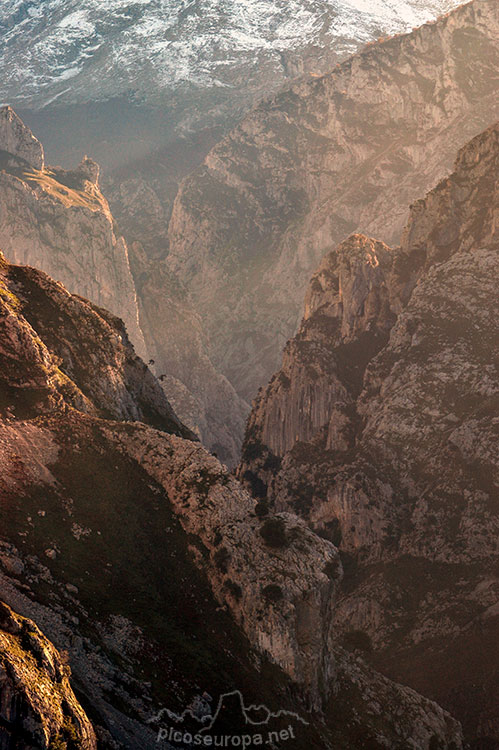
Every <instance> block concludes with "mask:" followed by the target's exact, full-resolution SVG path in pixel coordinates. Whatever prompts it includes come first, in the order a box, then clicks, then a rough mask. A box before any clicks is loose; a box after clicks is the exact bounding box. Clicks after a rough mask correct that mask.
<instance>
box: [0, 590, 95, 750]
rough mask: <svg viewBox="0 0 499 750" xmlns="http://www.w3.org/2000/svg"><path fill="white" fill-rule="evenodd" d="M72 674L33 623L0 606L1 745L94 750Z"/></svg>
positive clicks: (91, 734)
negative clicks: (74, 687)
mask: <svg viewBox="0 0 499 750" xmlns="http://www.w3.org/2000/svg"><path fill="white" fill-rule="evenodd" d="M70 674H71V670H70V668H69V667H68V665H67V664H64V662H63V660H62V658H61V655H60V654H59V653H58V652H57V651H56V649H55V648H54V647H53V645H52V644H51V643H50V641H48V640H47V639H46V638H45V637H44V635H43V634H42V633H41V632H40V630H39V628H38V627H37V626H36V625H35V623H34V622H31V621H30V620H27V619H26V618H24V617H19V615H16V614H15V613H14V612H12V610H11V609H10V608H9V607H7V606H6V605H5V604H3V603H2V602H0V745H1V747H3V748H11V747H12V748H13V747H16V748H19V747H24V748H41V749H42V750H51V748H55V747H60V748H66V747H78V748H81V749H82V750H95V749H96V748H97V742H96V738H95V733H94V730H93V728H92V725H91V723H90V721H89V720H88V718H87V716H86V715H85V712H84V711H83V709H82V708H81V706H80V705H79V703H78V701H77V700H76V698H75V695H74V693H73V690H72V689H71V685H70V683H69V676H70Z"/></svg>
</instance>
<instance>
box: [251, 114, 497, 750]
mask: <svg viewBox="0 0 499 750" xmlns="http://www.w3.org/2000/svg"><path fill="white" fill-rule="evenodd" d="M498 159H499V125H495V126H493V127H491V128H489V129H488V130H486V131H485V132H483V133H482V134H481V135H479V136H477V137H476V138H475V139H473V140H472V141H471V142H470V143H469V144H468V145H467V146H466V147H464V148H463V149H462V150H461V151H460V152H459V155H458V158H457V161H456V163H455V171H454V173H453V174H452V175H451V176H450V177H449V178H447V179H445V180H443V181H442V182H440V183H439V184H438V186H437V187H436V188H435V189H434V190H432V191H431V192H430V193H429V194H428V195H427V196H426V197H425V198H424V199H422V200H420V201H418V202H417V203H415V204H414V206H413V207H412V208H411V215H410V220H409V223H408V225H407V228H406V230H405V232H404V235H403V240H402V245H401V247H399V248H396V249H395V250H392V251H390V250H389V249H388V248H387V247H386V246H382V245H379V243H375V242H374V241H373V240H369V239H367V238H366V237H359V236H354V237H352V238H350V239H349V240H348V241H346V242H345V243H343V244H342V245H340V247H339V248H338V249H337V250H336V251H335V252H334V253H332V254H330V255H329V256H327V257H326V258H325V260H324V261H323V263H322V265H321V267H320V269H319V271H318V272H317V274H316V275H315V277H314V278H313V280H312V282H311V285H310V289H309V292H308V294H307V301H306V315H305V318H304V321H303V323H302V326H301V328H300V330H299V333H298V335H297V336H296V338H295V339H293V340H292V341H291V342H290V343H289V344H288V345H287V347H286V350H285V354H284V360H283V369H282V370H281V372H280V373H278V374H277V375H276V376H274V378H273V379H272V381H271V383H270V385H269V386H268V388H267V389H266V390H265V391H263V392H262V393H261V394H260V396H259V398H258V399H257V401H256V403H255V406H254V409H253V413H252V416H251V418H250V422H249V429H248V432H247V436H246V441H245V447H244V449H243V462H242V464H241V467H240V469H239V475H240V477H241V478H242V479H243V481H244V482H245V483H246V484H247V485H248V486H249V487H250V488H251V489H252V491H253V493H254V494H256V495H258V496H259V497H260V499H261V500H262V501H263V500H265V502H266V503H267V504H268V505H270V506H271V507H273V508H275V509H277V510H279V511H284V510H289V509H293V510H295V511H298V512H299V513H300V514H301V515H302V516H303V517H305V518H306V519H307V520H308V522H309V524H310V525H311V527H312V528H314V529H315V530H316V531H319V532H320V533H321V534H323V535H325V536H327V537H328V538H329V539H331V540H333V541H334V542H335V544H336V545H338V546H339V548H340V551H341V554H342V558H343V562H344V564H346V568H347V575H346V578H345V585H344V589H343V594H341V595H340V601H339V603H338V606H337V608H336V610H335V612H336V615H335V617H336V625H337V629H338V630H341V631H343V633H344V638H347V640H348V639H349V638H350V639H351V638H353V637H355V638H356V639H357V642H358V643H361V644H363V648H365V649H367V650H368V651H369V649H373V650H372V656H371V658H372V661H373V663H374V664H376V665H378V666H380V665H383V669H384V670H385V671H386V673H387V674H388V675H389V676H391V677H392V678H396V679H400V680H402V681H403V682H407V683H408V684H410V685H412V686H413V687H414V688H416V689H417V690H419V691H421V692H423V693H424V694H426V695H428V696H430V697H432V698H434V699H436V700H438V701H439V702H440V703H441V704H442V705H444V706H445V707H446V708H448V709H449V710H451V711H452V712H453V713H454V714H455V715H457V716H458V717H460V718H462V719H463V722H464V723H465V728H466V731H467V733H468V734H469V737H470V739H472V740H473V741H474V742H481V743H487V742H488V743H491V744H490V746H491V747H493V746H495V743H497V742H498V741H499V733H498V730H497V727H498V723H497V722H498V713H497V705H496V704H495V703H494V699H490V698H489V697H487V696H488V695H491V696H494V695H497V689H498V686H497V662H496V658H495V652H494V653H490V649H489V647H488V645H487V644H489V643H492V642H494V641H495V640H496V639H497V634H498V627H499V621H498V619H497V617H496V610H497V602H498V599H497V597H498V592H499V582H498V580H497V563H498V556H499V548H498V546H497V538H498V531H499V527H498V517H499V516H498V508H497V497H498V486H499V474H498V468H499V467H498V464H497V456H498V455H499V453H498V450H497V447H498V446H497V424H496V423H497V419H496V413H497V403H498V402H497V399H498V394H499V391H498V382H499V377H498V372H497V366H498V363H497V357H496V351H497V344H498V342H499V329H498V327H497V320H496V318H497V316H496V315H495V312H494V311H495V307H496V296H497V294H496V290H497V284H498V283H499V276H498V268H499V265H498V251H499V237H498V234H497V215H498V206H499V202H498V200H497V172H498V169H497V168H498ZM352 255H353V256H354V259H355V260H354V262H353V263H352V262H350V261H349V258H350V257H351V256H352ZM293 435H294V439H293ZM415 584H417V586H416V589H415V590H414V589H413V586H414V585H415ZM409 592H410V593H409ZM338 630H337V631H336V632H338ZM492 651H494V649H492ZM451 665H452V666H451Z"/></svg>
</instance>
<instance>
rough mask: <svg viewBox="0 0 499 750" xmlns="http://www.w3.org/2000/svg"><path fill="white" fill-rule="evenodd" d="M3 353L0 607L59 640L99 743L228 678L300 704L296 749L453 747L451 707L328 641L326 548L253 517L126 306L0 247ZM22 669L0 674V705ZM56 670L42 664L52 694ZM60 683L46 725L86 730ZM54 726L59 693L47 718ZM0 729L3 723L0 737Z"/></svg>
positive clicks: (334, 564)
mask: <svg viewBox="0 0 499 750" xmlns="http://www.w3.org/2000/svg"><path fill="white" fill-rule="evenodd" d="M55 321H59V325H54V322H55ZM75 355H77V356H75ZM0 360H1V362H0V364H1V367H0V600H1V601H3V602H4V603H5V604H6V605H8V607H11V608H12V610H15V611H16V612H19V613H20V614H19V616H17V615H11V614H9V612H10V610H9V609H6V608H5V607H3V609H2V613H5V612H7V615H5V618H4V619H6V620H8V621H9V622H12V618H14V620H15V621H16V622H19V618H21V617H24V618H29V620H30V621H32V622H34V623H36V627H35V626H32V630H33V633H34V635H33V636H32V637H31V641H30V643H31V645H32V647H33V648H34V647H35V646H36V648H37V649H38V650H40V646H37V645H36V643H34V640H33V639H35V640H36V641H37V643H38V644H42V646H43V650H44V653H45V654H46V655H51V658H52V662H53V663H54V664H56V663H58V661H57V659H58V657H57V656H56V654H55V651H53V650H52V646H50V645H49V643H48V641H47V640H46V638H50V640H51V641H52V643H53V644H54V646H55V648H57V649H59V651H60V652H61V653H62V652H67V656H66V657H65V659H66V660H67V661H69V665H70V666H71V670H72V678H71V680H72V685H73V686H74V689H75V690H77V695H78V699H79V700H80V702H81V706H83V707H84V710H85V711H86V712H87V715H88V716H89V717H91V721H92V725H93V728H94V730H95V732H96V735H97V738H98V742H99V747H102V748H104V749H105V750H107V749H109V750H116V748H117V747H120V748H121V747H123V748H130V750H132V749H135V748H137V747H141V748H153V747H157V746H158V743H157V733H158V728H160V727H161V726H162V724H161V716H162V712H161V710H162V709H163V710H172V711H175V712H177V713H179V712H181V711H183V710H184V709H185V708H186V707H187V706H189V705H191V704H192V701H193V700H194V699H196V696H197V700H198V701H199V700H201V698H202V697H203V696H206V695H207V692H206V691H209V693H210V694H211V695H217V694H219V695H221V694H225V693H227V692H230V691H233V690H239V691H242V693H243V694H244V696H245V697H246V699H247V700H248V701H249V702H252V703H253V704H256V705H260V704H261V703H262V702H263V703H265V704H267V705H268V706H271V707H273V708H274V710H288V711H292V712H294V713H293V715H294V714H296V713H298V715H299V716H303V715H306V716H307V723H306V724H305V723H303V721H302V722H299V721H298V723H297V726H296V727H295V728H296V731H297V732H299V736H298V734H297V736H296V743H295V746H296V750H299V748H301V747H303V746H307V747H310V748H317V750H325V749H326V748H330V749H331V750H333V749H334V750H336V748H337V747H356V746H358V747H359V748H361V747H363V746H365V745H366V744H367V746H368V747H370V748H373V749H375V748H376V749H377V750H381V748H394V747H397V746H400V747H404V748H405V747H408V748H413V749H414V750H421V749H423V750H432V748H433V746H434V744H435V742H437V743H440V746H442V747H443V748H445V749H446V750H456V748H457V749H458V750H460V748H461V747H462V735H461V729H460V726H459V724H458V722H456V721H455V720H454V719H453V718H452V717H451V716H450V715H449V714H448V713H446V712H445V711H443V710H442V709H441V708H440V707H439V706H438V705H436V704H435V703H432V702H431V701H428V700H427V699H426V698H424V697H422V696H420V695H418V694H417V693H415V692H414V691H413V690H410V689H407V688H405V687H403V686H401V685H398V684H395V683H393V682H391V681H390V680H388V679H387V678H385V677H383V676H381V675H380V674H379V673H376V672H375V671H374V670H372V669H371V668H369V667H368V666H366V665H365V664H364V663H363V661H362V660H361V659H359V658H358V656H356V655H352V654H348V653H347V652H345V651H344V649H342V648H341V647H334V646H333V641H334V628H335V626H334V624H333V623H334V620H335V614H334V613H335V601H336V592H337V590H338V588H339V584H340V581H341V577H342V567H341V564H340V562H339V559H338V552H337V550H336V548H335V547H334V546H333V545H332V544H331V543H330V542H329V541H327V540H325V539H322V538H320V537H319V536H317V535H316V534H314V533H313V532H312V531H311V530H310V529H309V528H308V527H307V525H306V524H305V523H304V521H302V520H300V519H299V518H298V517H297V516H295V515H294V514H291V513H287V512H285V513H276V514H275V513H269V514H267V515H266V516H265V517H262V516H261V514H260V513H259V512H258V511H257V504H256V502H255V500H254V499H252V498H251V496H250V495H249V494H248V493H247V492H246V491H245V490H244V489H243V488H242V487H241V486H240V484H239V483H238V482H237V481H236V480H235V479H234V477H233V476H231V475H230V474H229V473H228V471H227V470H226V468H225V467H223V466H222V465H221V464H220V463H219V462H218V461H217V459H216V458H215V457H213V456H211V455H210V454H208V453H207V452H206V450H205V449H204V448H203V447H202V446H201V445H200V444H199V443H198V442H194V441H193V440H192V437H193V436H192V435H191V434H190V432H189V431H188V430H187V429H186V428H184V427H183V426H182V425H181V424H180V423H179V421H178V420H177V419H176V417H175V415H174V414H173V413H172V410H171V407H170V406H169V404H168V402H167V401H166V398H165V396H164V393H163V390H162V388H161V387H160V385H159V383H158V382H157V380H156V379H155V378H154V376H153V375H152V373H150V371H149V370H148V368H147V367H146V365H144V363H143V362H142V361H141V360H140V359H139V358H138V357H137V356H136V355H135V353H134V351H133V348H132V346H131V344H130V343H129V342H128V340H127V338H126V336H124V329H123V324H122V323H121V321H119V320H117V319H116V318H115V317H114V316H112V315H111V314H110V313H107V312H106V311H104V310H102V309H101V308H96V307H95V306H94V305H92V304H91V303H89V302H87V301H85V300H83V299H81V298H79V297H76V296H74V295H71V294H69V292H67V291H66V290H65V289H64V288H63V287H62V286H61V285H60V284H58V283H56V282H54V281H53V280H52V279H50V278H49V277H48V276H46V275H45V274H44V273H42V272H40V271H37V270H35V269H33V268H28V267H24V266H15V265H12V264H9V263H8V262H7V261H5V260H4V259H3V258H1V263H0ZM2 606H3V605H2ZM7 624H8V623H7ZM4 625H5V623H4V622H2V623H0V643H3V640H2V639H3V638H4V636H3V635H2V628H3V626H4ZM9 627H10V626H9ZM27 628H28V629H29V628H30V626H29V625H28V626H27ZM38 628H39V629H40V631H43V633H44V635H43V636H42V634H41V632H40V631H39V630H38ZM5 637H6V638H8V636H5ZM0 651H1V650H0ZM0 657H1V653H0ZM19 658H20V659H22V660H23V664H24V665H28V666H29V665H30V664H31V661H30V659H31V658H32V657H30V656H29V654H28V653H27V654H26V655H25V656H23V655H22V654H20V655H19ZM47 658H48V656H47ZM33 668H34V667H33ZM47 668H48V669H49V667H47ZM60 674H61V676H62V675H65V676H66V677H67V676H68V674H69V672H68V671H67V670H64V669H63V670H62V671H61V672H60ZM35 678H36V674H35V675H34V674H33V671H32V670H31V671H30V670H26V671H25V672H24V673H23V674H22V675H21V676H20V679H19V680H18V681H17V683H16V685H15V686H12V684H11V683H10V682H9V681H7V682H6V681H5V680H4V681H1V680H0V707H1V706H4V703H3V701H4V699H5V700H6V701H7V700H11V698H12V697H14V699H15V700H17V701H21V700H24V698H22V696H23V695H25V696H29V695H31V693H30V689H31V688H30V684H31V683H30V680H31V679H35ZM40 679H42V678H41V677H40ZM57 679H58V678H57V670H55V672H53V673H50V672H49V673H48V674H47V675H46V676H44V677H43V680H44V682H43V684H44V685H46V689H47V691H48V694H51V691H53V693H54V695H61V687H60V686H59V683H58V682H57ZM62 689H63V690H66V691H68V692H67V696H68V700H69V701H70V707H66V709H65V710H66V715H67V716H72V717H73V719H72V729H71V727H69V724H68V722H67V721H66V723H65V724H64V723H63V727H62V730H61V732H60V735H61V736H60V737H59V739H58V741H60V743H66V745H67V747H70V746H71V744H70V738H69V739H68V738H67V737H66V734H67V733H70V732H73V730H74V731H76V729H75V722H76V720H78V721H79V722H80V730H81V731H80V734H81V737H82V738H83V737H84V736H86V739H81V746H82V747H89V748H91V747H92V741H93V740H92V738H93V734H92V732H93V730H92V729H91V728H90V727H89V725H88V723H85V722H86V719H85V718H84V713H83V709H80V708H78V704H76V702H75V701H74V700H73V699H72V698H71V693H70V692H69V686H68V685H67V683H63V685H62ZM203 700H204V702H205V703H206V700H207V699H206V697H204V698H203ZM18 705H20V703H19V704H18ZM23 705H25V706H26V707H27V708H28V709H29V705H30V704H29V702H27V701H25V703H24V704H23ZM33 705H35V704H33ZM38 705H40V704H38ZM42 708H43V706H42ZM29 710H31V709H29ZM2 711H4V709H3V708H2ZM4 713H5V711H4ZM4 713H2V714H0V715H1V716H2V719H3V718H5V717H4ZM7 718H8V716H7ZM295 719H296V716H295ZM228 720H229V726H228V727H226V729H231V730H232V731H233V732H237V731H239V732H240V731H241V726H238V725H237V716H235V717H232V719H231V717H228ZM231 721H232V723H230V722H231ZM58 722H59V723H58ZM18 724H19V722H18ZM18 724H16V726H18ZM60 724H61V714H60V710H59V707H58V704H57V703H56V704H54V705H52V707H51V710H50V711H48V713H45V714H44V718H43V721H42V722H41V726H40V732H43V731H45V729H46V728H47V727H49V728H50V732H52V734H54V733H55V734H56V735H57V732H58V727H59V726H60ZM8 731H10V729H9V727H7V728H6V727H5V724H4V723H2V721H0V741H2V742H3V741H4V738H6V741H7V742H8V741H9V739H8ZM6 732H7V735H6V734H5V733H6ZM50 732H49V731H48V729H47V733H46V735H45V736H47V737H50ZM85 732H86V735H85ZM65 733H66V734H65ZM73 735H74V732H73ZM68 737H69V735H68ZM16 738H19V734H17V735H16ZM19 741H20V747H21V748H25V747H29V745H27V744H26V741H25V740H22V738H20V740H19ZM85 743H86V744H85ZM41 746H43V743H42V744H41ZM62 747H64V744H62ZM293 750H294V748H293Z"/></svg>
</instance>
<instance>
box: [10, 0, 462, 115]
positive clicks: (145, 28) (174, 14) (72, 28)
mask: <svg viewBox="0 0 499 750" xmlns="http://www.w3.org/2000/svg"><path fill="white" fill-rule="evenodd" d="M457 4H458V0H175V1H173V0H104V1H103V0H4V1H3V2H2V3H1V7H0V70H1V73H2V76H1V80H2V83H1V85H0V98H1V99H2V100H3V101H9V102H16V103H25V104H27V105H30V106H33V105H34V106H44V105H46V104H48V103H51V102H53V101H57V100H60V101H61V102H71V101H72V102H74V101H88V100H95V99H107V98H110V97H114V96H117V95H123V94H128V93H130V92H133V93H134V94H136V95H138V96H139V97H141V98H151V97H152V98H155V97H156V96H157V94H158V93H161V92H162V91H164V90H169V91H171V90H172V89H175V88H176V87H178V86H181V85H183V84H194V85H195V86H196V87H213V86H215V87H216V86H220V87H227V86H230V87H235V88H238V87H239V85H240V83H241V82H242V81H244V80H247V79H248V77H249V78H250V79H251V78H252V77H253V76H254V75H255V74H256V71H257V70H258V69H259V67H260V66H261V63H262V60H263V61H264V62H265V63H266V64H268V63H269V62H270V63H274V64H277V63H278V62H279V61H280V62H279V64H281V65H282V59H281V57H282V55H293V56H296V59H297V60H299V58H300V53H301V51H303V50H306V49H308V50H310V49H314V50H315V51H316V54H315V56H313V57H314V60H313V62H312V68H313V66H314V65H315V66H316V67H317V70H318V72H322V71H323V70H324V69H327V65H328V64H329V63H330V61H331V60H332V59H335V58H336V57H340V56H342V55H344V54H346V53H348V52H349V51H352V50H353V49H355V47H357V46H358V45H359V44H362V43H364V42H366V41H369V40H370V39H372V38H375V37H377V36H380V35H382V34H387V33H394V32H398V31H404V30H406V29H408V28H410V27H411V26H414V25H416V24H420V23H423V22H424V21H426V20H429V19H430V18H432V17H435V16H436V15H438V14H439V13H441V12H444V11H447V10H449V9H450V8H452V7H454V6H455V5H457ZM293 72H301V70H300V64H299V63H297V68H296V71H294V69H293V70H291V74H293Z"/></svg>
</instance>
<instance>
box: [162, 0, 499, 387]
mask: <svg viewBox="0 0 499 750" xmlns="http://www.w3.org/2000/svg"><path fill="white" fill-rule="evenodd" d="M498 23H499V19H498V6H497V2H495V0H474V1H473V2H471V3H467V4H465V5H463V6H461V7H460V8H458V9H457V10H455V11H454V12H452V13H450V14H448V15H447V16H445V17H443V18H440V19H439V20H438V21H437V22H435V23H431V24H425V25H424V26H422V27H421V28H419V29H417V30H415V31H413V32H412V33H410V34H408V35H405V36H398V37H394V38H391V39H388V40H385V41H382V42H380V43H376V44H374V45H371V46H368V47H367V48H366V49H365V50H364V51H362V52H360V53H357V54H356V55H354V56H353V57H351V58H349V59H348V60H347V61H345V62H342V63H341V64H340V65H339V66H338V67H337V68H335V70H334V71H333V72H332V73H330V74H328V75H325V76H322V77H320V78H312V79H307V80H301V81H299V82H297V83H295V84H293V85H292V86H291V87H290V88H288V89H286V90H284V91H282V92H281V93H279V94H277V95H276V96H275V97H273V98H272V99H270V100H268V101H264V102H263V103H261V104H260V105H259V106H258V107H257V108H256V109H255V110H254V112H252V113H251V114H250V115H248V116H247V117H246V118H245V119H244V120H243V121H242V122H241V123H240V124H239V125H238V126H237V127H236V128H235V129H234V130H233V131H232V132H231V133H230V134H229V135H228V136H227V137H226V138H225V140H223V141H222V142H221V143H220V144H218V145H217V146H216V147H215V148H214V149H212V150H211V151H210V153H209V154H208V156H207V158H206V160H205V162H204V164H203V165H202V166H201V167H200V168H199V169H197V170H195V171H194V172H193V173H192V174H191V175H189V176H188V177H187V178H186V179H185V180H184V181H183V183H182V186H181V188H180V191H179V193H178V195H177V198H176V200H175V204H174V208H173V214H172V218H171V221H170V226H169V240H170V255H169V260H168V262H169V265H170V268H171V269H172V270H173V271H174V272H175V273H177V274H178V275H179V276H180V278H181V279H182V280H183V281H184V282H185V283H186V285H187V287H188V290H189V292H190V294H191V297H192V300H193V304H194V307H195V308H196V310H197V311H199V312H200V313H201V315H202V316H203V320H204V322H205V325H206V327H207V332H208V337H209V340H210V351H209V354H210V358H211V359H212V361H213V363H214V365H215V366H216V367H217V368H218V369H220V370H221V371H222V372H223V373H224V374H225V375H226V376H227V378H228V379H229V381H230V382H231V383H232V384H233V385H234V387H235V388H236V390H237V392H238V393H239V394H240V395H241V396H242V397H243V398H245V399H246V400H250V399H251V398H253V396H254V394H255V393H256V391H257V388H258V386H259V385H260V384H261V383H262V382H265V381H266V380H267V379H268V377H269V376H270V374H271V373H272V371H274V370H275V368H276V365H277V359H276V358H277V352H279V351H280V350H281V348H282V346H283V344H284V342H285V341H286V339H287V338H288V337H289V336H290V335H292V334H293V332H294V330H295V326H296V324H297V322H298V320H299V310H300V306H301V303H302V299H303V294H304V291H305V288H306V284H307V281H308V279H309V278H310V275H311V273H312V271H313V269H314V268H315V267H316V266H317V264H318V262H319V260H320V259H321V258H322V257H323V256H324V255H325V254H326V253H327V252H329V251H331V250H332V249H333V248H334V247H335V246H336V245H337V243H338V242H340V241H341V240H342V239H343V238H344V237H345V236H346V235H348V234H349V233H352V232H356V231H362V232H365V233H369V234H373V235H374V236H377V237H379V238H380V239H381V240H383V241H385V242H388V243H392V242H394V241H395V242H398V240H399V233H400V231H401V229H402V227H403V225H404V223H405V220H406V211H407V206H408V205H409V204H410V203H411V202H412V201H413V200H415V198H416V197H418V196H419V195H421V194H422V193H424V192H425V191H426V190H428V189H429V188H431V187H432V186H433V185H434V184H435V183H436V182H437V180H438V179H440V178H441V177H442V176H443V175H444V174H445V173H446V172H447V171H448V170H449V169H450V168H451V165H452V160H453V159H454V156H455V153H456V151H457V149H458V148H459V147H460V146H461V145H462V144H464V143H465V142H466V141H468V140H469V139H470V138H471V137H472V136H474V135H475V134H476V133H478V132H480V131H481V130H482V129H483V128H485V127H487V126H488V125H490V123H491V122H493V121H494V119H497V117H498V115H499V110H498V108H497V97H496V90H497V68H498V62H499V61H498V51H497V43H496V40H497V29H498Z"/></svg>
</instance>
